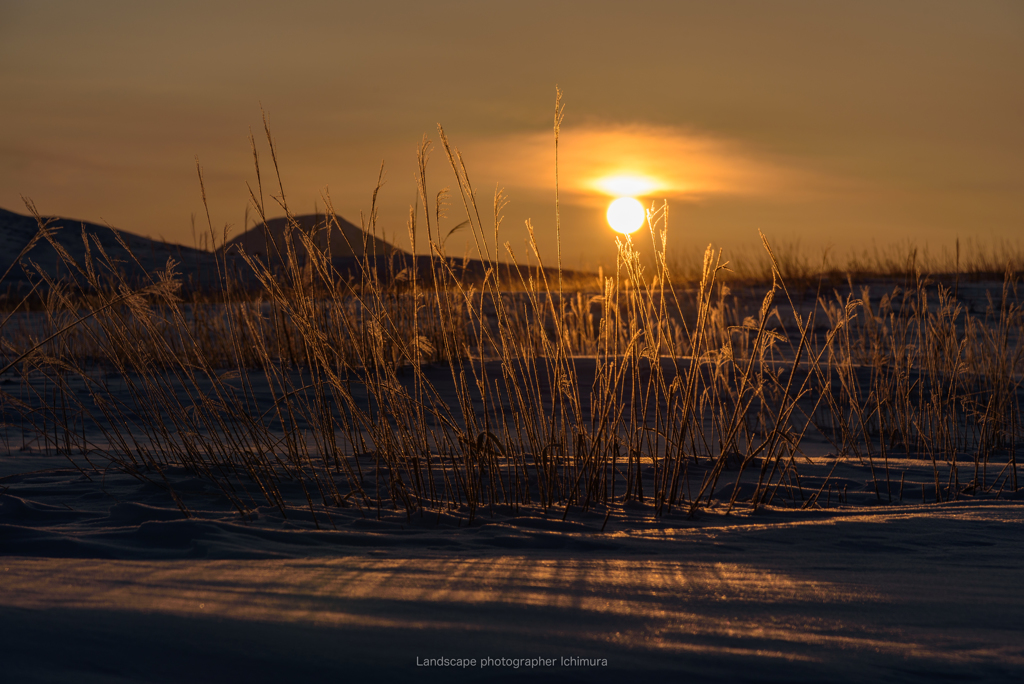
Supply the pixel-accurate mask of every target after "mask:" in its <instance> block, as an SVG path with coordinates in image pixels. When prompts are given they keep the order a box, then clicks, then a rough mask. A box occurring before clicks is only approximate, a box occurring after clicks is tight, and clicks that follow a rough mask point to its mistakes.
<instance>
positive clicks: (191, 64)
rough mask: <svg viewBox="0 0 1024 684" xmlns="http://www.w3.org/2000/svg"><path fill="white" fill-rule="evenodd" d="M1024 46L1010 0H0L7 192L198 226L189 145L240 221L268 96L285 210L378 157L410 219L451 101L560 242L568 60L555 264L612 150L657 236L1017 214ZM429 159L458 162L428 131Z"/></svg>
mask: <svg viewBox="0 0 1024 684" xmlns="http://www.w3.org/2000/svg"><path fill="white" fill-rule="evenodd" d="M1022 73H1024V3H1021V2H1016V1H1011V2H993V1H988V0H974V1H972V2H942V1H940V0H929V1H927V2H899V1H898V2H893V1H887V2H871V1H868V0H858V1H856V2H838V1H837V2H796V1H794V2H779V1H757V2H720V3H719V2H715V3H712V2H633V3H628V4H627V3H621V2H604V1H594V0H591V1H590V2H579V3H576V2H561V3H556V4H555V5H553V6H552V5H551V4H550V3H546V2H530V1H521V2H516V3H483V2H435V3H430V4H426V3H419V2H391V3H388V2H376V3H372V5H371V3H365V2H358V3H338V2H300V3H291V4H289V5H288V6H287V7H286V6H284V5H281V4H280V3H261V2H246V3H206V2H203V3H189V2H174V3H167V4H165V5H164V6H156V5H155V4H152V5H151V4H148V3H146V4H143V3H134V2H92V3H77V2H31V3H29V2H9V1H3V0H0V92H2V93H3V97H0V122H2V123H3V125H2V126H0V207H4V208H7V209H11V210H14V211H23V205H22V203H21V199H20V197H21V196H22V195H24V196H27V197H30V198H31V199H32V200H34V201H35V203H36V204H37V205H38V207H39V209H40V210H41V211H42V212H44V213H47V214H59V215H63V216H68V217H73V218H79V219H83V220H90V221H96V222H102V221H106V222H108V223H110V224H111V225H114V226H116V227H118V228H122V229H125V230H129V231H132V232H136V233H139V234H143V235H147V236H151V237H163V238H165V239H167V240H170V241H175V242H183V243H186V244H191V242H192V237H191V236H192V232H191V227H190V216H191V215H192V214H195V215H196V216H197V220H198V221H199V222H200V227H203V226H205V213H204V212H203V208H202V203H201V198H200V192H199V185H198V182H197V179H196V171H195V158H196V156H198V157H199V160H200V163H201V164H202V166H203V169H204V175H205V180H206V190H207V196H208V198H209V206H210V214H211V218H212V221H213V223H214V225H215V227H216V229H217V230H218V232H219V231H220V230H221V228H222V227H223V225H224V224H226V223H229V224H232V226H233V227H234V230H235V231H239V230H241V229H242V227H243V221H244V216H245V207H246V204H247V201H248V191H247V190H246V182H247V181H248V182H249V183H251V184H254V183H255V173H254V171H253V164H252V154H251V151H250V148H249V143H248V140H247V137H248V135H249V129H250V127H251V128H252V130H253V132H254V134H256V135H257V140H258V141H259V143H260V151H261V155H262V157H261V159H262V162H263V163H264V164H269V155H268V154H266V145H265V143H264V142H263V141H262V140H261V135H262V131H261V129H262V120H261V105H262V108H263V110H264V111H265V112H266V113H267V114H268V116H269V120H270V124H271V128H272V131H273V134H274V137H275V140H276V143H277V146H278V153H279V161H280V164H281V171H282V176H283V180H284V188H285V191H286V193H287V197H288V204H289V206H290V208H291V209H292V210H293V211H294V212H296V213H309V212H312V211H313V210H314V207H317V208H319V209H320V210H322V209H323V206H324V203H323V200H322V197H321V195H322V193H329V195H330V197H331V200H332V202H333V205H334V207H335V209H336V210H337V211H338V212H339V213H340V214H342V215H343V216H344V217H345V218H347V219H349V220H350V221H352V222H354V223H356V224H358V223H359V221H360V218H359V215H360V212H361V211H362V212H364V213H365V212H368V210H369V207H370V196H371V193H372V191H373V187H374V184H375V181H376V178H377V170H378V168H379V166H380V164H381V162H382V161H383V162H384V165H385V170H386V179H387V182H386V185H385V186H384V188H383V190H382V192H381V195H380V225H381V228H382V230H383V231H384V233H385V235H386V236H388V237H391V236H394V241H395V242H396V243H397V244H399V245H402V246H407V245H408V238H407V237H406V236H407V230H406V217H407V215H408V210H409V205H410V203H411V202H413V201H414V199H415V182H414V172H415V158H416V148H417V145H418V144H419V141H420V139H421V137H422V135H423V134H427V135H428V136H429V137H431V138H432V139H434V141H435V142H436V140H437V132H436V124H437V123H441V124H442V125H443V126H444V128H445V131H446V133H447V135H448V137H449V139H450V140H451V142H452V143H453V144H454V145H455V146H457V147H458V148H459V149H460V151H461V152H462V154H463V156H464V158H465V161H466V164H467V167H468V169H469V171H470V174H471V179H472V181H473V183H474V185H475V187H476V188H477V192H478V198H479V201H480V205H481V209H482V211H484V212H485V222H486V221H489V220H490V217H489V215H487V214H489V212H490V207H491V204H492V197H493V193H494V191H495V188H496V187H501V188H504V191H505V193H506V194H507V195H508V196H509V198H510V200H511V202H510V204H509V205H508V206H507V208H506V210H505V220H504V222H503V224H502V231H503V233H502V235H503V237H502V238H501V240H502V241H504V240H509V241H510V243H511V244H512V245H513V247H514V249H516V250H517V253H519V251H520V250H523V249H524V246H523V241H524V237H525V231H524V230H523V228H522V226H523V223H524V221H525V219H527V218H530V219H531V220H532V221H533V224H534V225H535V226H536V228H537V234H538V238H539V242H540V244H541V248H542V250H544V252H545V254H550V255H553V254H554V202H553V199H554V165H553V159H554V151H553V144H552V131H551V124H552V118H553V116H552V115H553V105H554V90H555V85H556V84H558V85H559V86H560V87H561V88H562V89H563V90H564V92H565V102H566V109H565V120H564V124H563V128H562V137H561V144H560V148H559V150H560V179H561V189H562V197H561V200H562V220H563V235H562V238H563V240H562V253H563V258H564V259H565V261H566V262H567V264H568V265H570V266H574V265H590V266H594V265H597V264H598V263H602V262H606V261H607V259H608V257H609V255H610V254H611V253H612V250H613V240H614V238H613V235H614V234H613V233H612V232H611V230H610V229H609V228H608V227H607V225H606V224H605V222H604V217H603V216H604V209H605V207H606V206H607V204H608V202H609V201H610V200H611V199H612V197H610V196H608V195H607V194H606V193H605V192H604V191H602V189H601V184H600V180H601V178H603V177H605V176H608V175H614V174H616V173H619V172H625V171H628V172H631V173H641V174H643V175H645V176H648V177H650V178H653V179H655V180H656V181H657V183H656V185H657V187H655V188H654V189H652V190H651V192H650V194H649V195H647V196H645V197H644V198H643V199H644V201H645V202H648V203H649V202H650V201H654V200H661V199H667V200H669V203H670V207H671V213H670V226H669V228H670V235H669V240H670V250H672V249H677V250H692V249H696V248H698V247H702V246H703V245H706V244H707V243H709V242H715V243H717V244H723V245H726V246H727V247H729V246H733V245H756V244H757V243H758V238H757V231H758V230H762V231H764V232H765V233H766V234H767V235H768V236H769V237H770V238H771V239H772V240H774V241H776V242H789V243H793V242H797V241H799V242H800V244H801V245H804V246H805V247H806V248H807V249H811V250H818V249H820V248H822V247H825V246H832V247H833V248H834V249H835V250H837V251H839V252H843V251H848V250H852V249H862V248H865V247H868V246H870V245H872V244H880V245H887V244H890V243H896V242H916V243H918V244H920V245H922V246H923V245H925V244H927V245H930V246H933V247H934V246H939V245H943V244H951V243H952V242H953V240H955V239H956V238H957V237H960V238H961V239H974V240H980V241H983V242H984V241H987V242H990V243H991V242H998V241H1000V240H1010V241H1016V240H1017V239H1018V237H1017V236H1018V235H1021V234H1022V233H1024V230H1022V229H1024V126H1022V122H1024V88H1022V87H1021V74H1022ZM266 180H267V172H266V169H265V170H264V182H265V187H266ZM428 184H429V186H430V189H431V194H432V195H433V194H434V193H436V192H437V191H438V190H440V189H441V188H442V187H444V186H452V185H453V177H452V174H451V171H450V169H449V168H448V167H447V162H446V160H445V158H444V153H443V151H441V150H440V149H439V148H437V147H435V151H434V153H433V155H432V157H431V164H430V171H429V175H428ZM271 213H272V214H273V215H279V214H280V213H281V212H280V211H276V212H271ZM447 214H448V218H447V219H446V220H445V221H444V222H443V223H442V228H445V227H451V226H454V225H455V224H457V223H458V222H460V221H461V220H463V218H464V216H463V215H462V209H461V202H458V201H457V200H454V201H453V206H452V207H450V208H449V209H448V211H447ZM456 243H457V244H456ZM463 243H464V238H461V239H460V238H459V237H458V236H453V238H452V240H451V242H450V243H449V249H450V251H453V252H461V251H462V245H463ZM421 244H422V243H421ZM452 245H455V246H454V247H453V246H452Z"/></svg>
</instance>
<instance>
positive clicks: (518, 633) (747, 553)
mask: <svg viewBox="0 0 1024 684" xmlns="http://www.w3.org/2000/svg"><path fill="white" fill-rule="evenodd" d="M0 466H2V469H0V474H2V479H0V492H2V494H0V553H2V555H0V566H2V573H3V581H2V582H0V658H2V662H3V663H4V671H5V680H7V681H12V682H13V681H17V682H36V681H37V682H59V681H68V682H71V681H74V682H128V681H131V682H136V681H139V682H179V681H210V682H224V681H239V682H264V681H266V682H271V681H273V682H280V681H307V680H317V681H400V680H403V681H446V682H450V681H520V680H521V679H522V678H524V677H528V678H529V679H530V680H538V681H580V682H593V681H613V680H615V681H621V680H623V678H633V677H635V676H637V675H640V676H658V675H661V674H664V675H669V676H671V677H672V679H671V681H778V682H790V681H813V682H824V681H828V682H832V681H858V682H860V681H894V682H896V681H922V682H923V681H930V682H931V681H936V680H954V679H955V680H957V681H961V680H967V681H986V682H989V681H1020V678H1021V675H1022V674H1024V639H1022V638H1021V637H1022V625H1021V621H1020V617H1021V615H1024V591H1021V581H1022V579H1024V571H1022V569H1021V568H1022V567H1024V506H1021V505H1020V500H1019V499H1018V498H1010V499H1007V498H1006V497H1007V496H1008V495H1007V493H1005V492H1004V493H1003V494H1002V495H1001V496H1002V498H996V499H971V500H966V501H960V502H950V503H943V504H935V503H929V504H920V503H910V498H911V497H905V501H904V502H903V503H902V504H900V503H898V502H897V504H895V505H892V506H888V505H877V504H875V505H855V504H845V505H843V506H841V507H833V508H830V509H826V510H819V511H807V510H793V509H783V508H769V509H765V510H764V511H763V512H761V513H758V514H756V515H749V514H747V515H737V514H736V513H735V512H734V513H732V514H730V515H728V516H726V515H724V514H723V513H722V510H723V509H722V507H715V508H712V509H710V510H708V511H705V512H703V513H702V514H701V515H700V516H699V517H698V518H696V519H692V520H691V519H688V518H687V517H686V516H685V515H683V514H675V513H674V514H672V515H669V516H665V517H664V518H661V519H656V518H655V517H654V516H653V515H652V512H651V510H650V509H649V508H647V507H645V506H643V505H641V504H633V505H632V506H631V507H629V508H626V509H622V510H618V511H616V512H615V513H614V514H613V515H611V516H609V519H608V520H607V522H606V521H605V512H604V511H603V510H600V509H595V510H591V511H588V512H586V513H583V512H582V511H580V510H570V511H569V514H568V515H565V520H564V521H563V519H562V517H563V514H564V511H562V510H561V509H559V510H551V511H546V512H545V511H543V510H538V509H528V508H522V507H521V508H519V509H518V510H511V509H507V508H505V509H502V508H495V509H494V510H493V511H490V512H482V513H479V514H478V517H477V518H476V520H475V521H473V523H472V524H471V525H468V524H467V522H468V518H467V517H466V516H465V515H462V514H460V512H459V511H454V512H452V513H451V514H444V515H442V516H440V517H433V516H432V517H431V518H429V519H428V518H419V517H418V516H413V517H412V518H409V517H407V516H406V515H405V514H401V513H396V512H393V511H392V512H389V511H386V510H385V511H381V512H380V516H379V518H378V515H377V512H376V511H362V512H360V511H358V510H357V509H355V508H350V509H339V511H338V512H337V513H332V520H331V524H332V525H333V526H334V527H336V528H337V529H331V525H328V524H325V523H324V521H323V520H322V519H321V520H320V523H321V529H320V530H317V529H316V527H315V526H314V523H313V521H312V519H311V516H310V514H309V511H308V509H305V510H303V509H302V508H300V507H298V506H296V507H294V508H289V509H287V519H286V518H284V517H282V515H281V512H280V511H278V510H277V509H276V508H259V509H258V510H257V511H255V512H254V513H252V514H251V515H250V516H249V519H242V517H241V516H240V515H239V513H237V512H236V511H233V510H232V509H231V508H230V507H228V506H226V505H225V504H223V503H222V501H221V500H220V499H219V498H218V497H217V496H216V492H215V490H214V489H213V488H212V487H211V486H210V485H209V484H208V483H206V482H205V481H203V480H199V479H195V478H191V477H190V476H189V475H188V474H187V473H185V472H173V471H172V472H170V473H169V477H171V478H172V479H173V481H174V482H175V485H176V489H177V491H179V492H180V493H182V496H183V497H184V498H185V499H186V502H187V503H188V505H189V508H190V509H191V510H192V511H193V512H194V516H193V517H192V518H185V517H184V515H183V514H182V513H181V512H180V511H179V510H178V509H177V508H176V507H175V506H174V505H173V504H172V503H171V502H170V501H169V499H168V497H167V496H166V493H165V492H164V491H163V490H162V489H161V488H159V487H157V486H154V485H152V484H148V483H143V482H139V481H138V480H136V479H133V478H131V477H129V476H128V475H125V474H123V473H119V472H115V471H111V472H109V473H107V474H106V475H97V474H88V475H86V474H83V473H82V472H79V471H78V470H76V469H74V468H71V467H69V465H68V463H67V461H64V460H63V458H58V457H56V456H52V455H50V456H46V455H45V454H44V453H42V452H37V451H32V450H28V451H12V452H11V453H9V454H8V455H7V456H6V457H5V458H3V459H0ZM890 466H891V467H894V468H905V469H906V470H907V471H908V472H909V473H910V474H909V475H908V476H907V479H908V481H909V480H913V481H914V482H917V481H922V482H926V481H927V478H928V477H929V476H930V473H929V470H928V468H930V465H929V466H928V468H925V467H924V466H923V465H922V464H921V462H920V461H907V462H901V461H897V462H894V463H891V464H890ZM815 467H816V468H821V469H825V468H829V467H830V463H828V462H827V459H822V462H821V463H820V464H817V465H815V466H810V465H808V466H806V467H805V470H808V469H814V468H815ZM842 467H848V468H849V469H850V472H842V473H836V475H837V476H838V477H840V478H845V479H847V480H850V481H856V482H860V483H861V486H863V487H866V486H867V485H868V484H869V483H866V482H864V478H863V477H860V479H859V480H857V479H855V478H856V477H859V476H861V475H863V473H859V474H858V473H856V472H852V470H853V469H854V466H841V468H842ZM914 468H916V470H915V469H914ZM15 473H17V474H15ZM907 491H915V493H916V490H913V489H911V488H910V487H909V486H907ZM852 498H853V497H851V499H852ZM874 498H875V497H874V495H873V493H872V496H870V497H863V501H865V502H870V501H871V500H872V499H874ZM602 526H604V531H603V532H602V531H601V528H602ZM487 657H490V658H510V659H514V658H520V659H535V658H554V659H555V664H554V665H553V666H548V667H544V666H541V667H532V668H531V667H529V666H528V664H520V667H518V668H516V667H514V666H513V665H514V661H510V663H512V664H507V665H506V666H491V667H486V668H482V667H480V659H482V658H487ZM572 657H575V658H585V659H588V661H587V662H590V661H591V660H592V661H593V662H596V663H598V664H597V665H595V666H589V665H572V664H569V663H571V662H579V661H565V662H566V664H565V665H563V661H562V660H561V659H562V658H572ZM436 658H452V659H456V658H467V659H472V658H476V659H477V664H476V666H475V667H469V668H456V667H443V666H441V667H424V666H418V665H417V662H420V663H422V662H424V661H425V660H426V659H436ZM417 659H419V660H417ZM601 659H604V660H606V661H607V665H601V664H600V662H603V661H602V660H601ZM525 670H529V672H528V673H527V672H525Z"/></svg>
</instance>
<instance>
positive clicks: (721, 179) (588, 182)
mask: <svg viewBox="0 0 1024 684" xmlns="http://www.w3.org/2000/svg"><path fill="white" fill-rule="evenodd" d="M467 151H471V156H470V155H467V162H468V163H469V164H470V167H471V169H472V170H473V171H474V175H477V176H478V177H486V178H494V179H496V180H497V181H498V182H499V183H500V184H501V185H503V186H505V187H507V188H509V189H519V190H535V191H551V190H552V189H553V188H554V140H553V136H552V133H551V132H543V133H541V132H537V133H532V132H531V133H519V134H513V135H508V136H503V137H499V138H492V139H487V140H481V141H476V142H475V143H474V144H472V145H471V146H470V147H468V148H467ZM558 161H559V168H558V172H559V188H560V190H561V191H562V193H563V199H564V201H568V202H572V203H576V204H583V205H590V204H594V203H596V202H598V201H599V202H604V201H606V198H607V197H608V196H621V195H634V196H640V197H647V198H651V199H656V198H667V199H677V200H679V199H682V200H689V201H698V200H701V199H704V198H707V197H711V196H715V195H733V196H758V197H771V196H774V197H777V198H779V199H784V198H787V197H790V198H795V197H796V196H798V195H802V194H806V193H807V192H808V191H810V190H812V188H813V187H814V186H815V185H818V186H820V185H821V183H820V182H812V176H811V175H810V174H808V173H806V172H804V171H801V170H799V169H797V168H794V167H793V166H792V165H787V164H785V163H780V162H778V161H773V160H771V159H768V158H765V157H758V156H756V155H754V154H752V153H750V152H748V151H746V150H744V149H743V147H742V146H741V145H740V144H738V143H735V142H732V141H728V140H725V139H720V138H715V137H712V136H708V135H700V134H695V133H691V132H687V131H685V130H682V129H679V128H674V127H668V126H652V125H645V124H631V125H610V126H577V127H564V128H563V129H562V131H561V135H560V137H559V146H558Z"/></svg>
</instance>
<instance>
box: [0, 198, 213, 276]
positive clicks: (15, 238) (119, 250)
mask: <svg viewBox="0 0 1024 684" xmlns="http://www.w3.org/2000/svg"><path fill="white" fill-rule="evenodd" d="M43 218H44V219H52V223H51V225H52V226H53V227H54V228H56V229H57V230H56V232H55V234H54V236H53V240H54V242H56V243H57V244H59V245H60V246H61V247H62V248H64V250H66V251H67V252H68V254H69V255H70V256H71V257H72V258H73V259H74V260H75V261H76V262H77V263H79V264H81V262H82V260H83V259H84V258H85V253H86V248H85V244H84V242H83V240H82V234H83V232H84V233H86V234H88V235H91V236H93V237H92V238H91V239H92V240H94V242H93V243H92V244H91V245H90V249H91V250H92V252H93V254H94V255H95V253H96V251H97V249H96V246H95V241H98V242H99V245H100V247H102V248H103V251H105V252H106V253H107V255H108V256H110V257H111V259H112V260H114V261H115V263H116V264H117V268H118V270H119V271H121V272H122V273H123V274H125V275H126V276H127V277H128V279H129V280H131V281H136V282H142V281H143V280H144V279H146V278H147V277H148V275H149V274H151V273H153V272H154V271H156V270H159V269H163V268H164V267H165V266H166V265H167V260H168V259H169V258H173V259H174V260H175V261H176V262H178V266H177V269H176V270H177V272H178V273H180V274H181V275H182V276H183V278H184V280H185V284H186V286H189V285H190V284H191V286H192V287H202V286H204V285H206V284H210V283H212V282H213V280H214V279H215V278H216V273H217V267H216V255H214V254H213V253H212V252H207V251H204V250H201V249H195V248H193V247H186V246H184V245H176V244H171V243H168V242H163V241H160V240H151V239H150V238H145V237H142V236H141V235H135V234H134V233H129V232H127V231H124V230H117V229H114V228H110V227H108V226H101V225H97V224H95V223H89V222H88V221H79V220H76V219H69V218H61V217H49V216H46V217H43ZM38 228H39V226H38V225H37V224H36V220H35V218H33V217H31V216H24V215H22V214H17V213H15V212H13V211H7V210H6V209H0V276H2V275H3V274H4V273H5V272H7V271H8V268H10V272H9V273H7V277H5V278H3V280H0V292H2V293H7V292H12V294H13V293H17V292H27V291H28V290H31V289H32V285H33V283H35V282H37V281H39V274H38V273H37V272H36V269H35V268H34V267H33V266H32V265H30V264H29V262H31V263H32V264H35V265H36V266H38V267H39V269H41V270H42V271H43V272H45V273H47V274H48V275H50V276H55V277H62V276H67V275H69V273H68V270H67V267H66V266H65V265H64V263H63V261H62V259H61V258H60V256H59V255H58V254H57V251H56V250H55V249H54V248H53V246H52V245H50V243H49V242H47V241H45V240H40V241H39V242H38V243H36V245H35V246H33V248H32V250H31V251H29V253H28V254H27V255H25V258H24V259H23V260H22V263H20V264H15V263H14V261H15V259H17V257H18V254H20V253H21V250H22V249H23V248H24V247H25V246H26V245H27V244H28V243H29V241H30V240H31V239H32V237H33V236H34V235H35V234H36V231H37V230H38ZM118 237H120V238H121V241H123V242H124V243H125V245H127V247H128V249H129V250H131V254H129V253H128V251H126V250H125V248H124V247H122V246H121V244H120V242H119V241H118Z"/></svg>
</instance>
